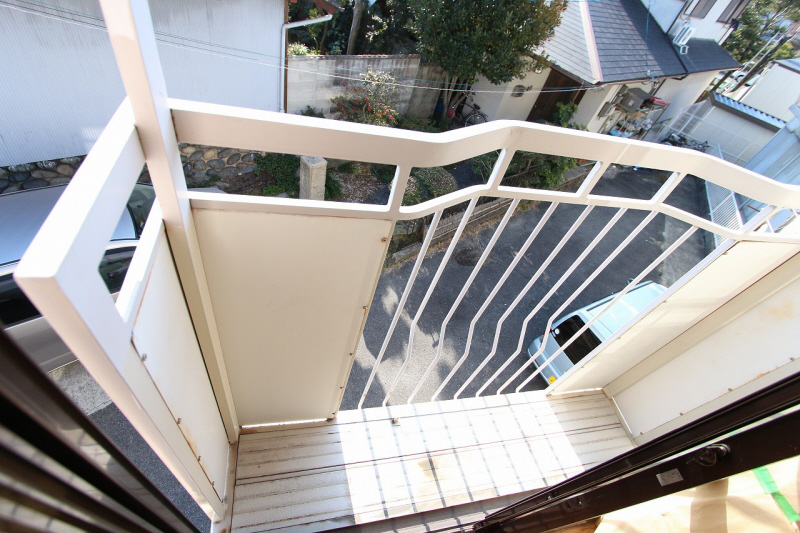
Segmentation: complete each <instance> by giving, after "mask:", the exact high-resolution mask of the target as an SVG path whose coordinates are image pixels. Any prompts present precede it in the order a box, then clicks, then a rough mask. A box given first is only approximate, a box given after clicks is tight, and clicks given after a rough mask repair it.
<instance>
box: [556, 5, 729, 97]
mask: <svg viewBox="0 0 800 533" xmlns="http://www.w3.org/2000/svg"><path fill="white" fill-rule="evenodd" d="M543 50H544V51H545V52H546V53H547V55H548V57H549V58H550V59H551V60H552V61H553V64H554V65H555V66H556V67H557V68H558V69H559V70H562V71H564V72H565V73H567V74H570V75H572V76H573V77H576V78H578V79H580V80H583V81H584V82H586V83H588V84H592V85H594V84H598V83H613V82H622V81H634V80H644V79H648V78H666V77H674V76H685V75H687V74H692V73H695V72H712V71H715V70H729V69H734V68H738V67H739V63H737V62H736V61H735V60H734V59H733V58H732V57H731V56H730V55H728V53H727V52H726V51H725V50H723V49H722V47H721V46H720V45H719V44H717V43H716V42H715V41H713V40H710V39H692V40H690V41H689V43H688V50H689V51H688V53H687V54H683V55H682V54H680V53H679V52H678V50H677V49H676V47H675V46H674V45H673V44H672V40H671V39H670V38H669V36H668V35H667V34H665V33H664V31H663V30H662V29H661V28H660V27H659V25H658V23H657V22H656V20H655V19H654V18H653V17H652V15H650V14H649V13H648V11H647V8H646V7H645V6H644V4H643V3H642V2H641V1H640V0H588V1H587V0H571V1H570V2H569V4H568V6H567V9H566V10H565V11H564V13H563V14H562V16H561V24H560V25H559V26H558V27H557V28H556V31H555V32H554V35H553V37H552V38H551V39H550V40H548V41H547V42H546V43H545V44H544V46H543Z"/></svg>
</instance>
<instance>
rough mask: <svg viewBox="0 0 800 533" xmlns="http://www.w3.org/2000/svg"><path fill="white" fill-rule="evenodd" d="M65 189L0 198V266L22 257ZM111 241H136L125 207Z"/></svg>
mask: <svg viewBox="0 0 800 533" xmlns="http://www.w3.org/2000/svg"><path fill="white" fill-rule="evenodd" d="M65 188H66V185H54V186H52V187H41V188H38V189H31V190H27V191H18V192H13V193H9V194H2V195H0V265H5V264H8V263H14V262H16V261H19V260H20V259H21V258H22V254H24V253H25V250H27V249H28V246H29V245H30V243H31V241H33V238H34V237H35V236H36V233H38V231H39V228H41V227H42V224H44V221H45V219H46V218H47V215H49V214H50V211H51V210H52V209H53V206H55V205H56V202H57V201H58V199H59V198H60V197H61V194H63V192H64V189H65ZM111 239H112V240H124V239H136V228H135V227H134V225H133V219H132V218H131V215H130V213H129V212H128V210H127V208H126V209H125V211H124V212H123V213H122V216H121V217H120V219H119V222H118V223H117V227H116V228H115V229H114V235H113V237H111Z"/></svg>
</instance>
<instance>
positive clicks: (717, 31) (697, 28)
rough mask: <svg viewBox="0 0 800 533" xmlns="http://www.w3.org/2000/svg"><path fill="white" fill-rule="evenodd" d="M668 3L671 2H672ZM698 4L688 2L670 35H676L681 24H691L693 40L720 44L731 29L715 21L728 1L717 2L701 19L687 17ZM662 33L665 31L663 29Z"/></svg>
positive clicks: (691, 0)
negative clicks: (712, 40) (705, 40)
mask: <svg viewBox="0 0 800 533" xmlns="http://www.w3.org/2000/svg"><path fill="white" fill-rule="evenodd" d="M669 1H670V2H671V1H673V0H669ZM698 2H700V0H690V2H689V4H688V5H687V8H686V11H685V13H684V15H682V16H681V18H680V20H678V21H677V22H676V23H675V26H673V28H672V32H671V33H670V35H671V36H674V35H675V34H677V32H679V31H680V29H681V26H683V23H684V22H688V23H689V24H691V26H692V28H694V34H693V35H692V38H693V39H714V40H715V41H717V42H718V43H720V44H722V43H723V42H724V41H725V39H727V38H728V36H729V35H730V34H731V31H732V27H731V26H730V25H727V24H722V23H721V22H717V19H718V18H719V17H720V15H722V12H723V11H725V8H726V7H728V4H729V3H730V0H717V1H716V2H715V3H714V5H713V6H712V7H711V10H710V11H709V12H708V14H707V15H706V16H705V17H704V18H702V19H701V18H697V17H690V16H689V15H688V13H691V12H692V10H693V9H694V6H696V5H697V3H698ZM645 5H647V4H645ZM664 31H667V30H666V29H665V30H664Z"/></svg>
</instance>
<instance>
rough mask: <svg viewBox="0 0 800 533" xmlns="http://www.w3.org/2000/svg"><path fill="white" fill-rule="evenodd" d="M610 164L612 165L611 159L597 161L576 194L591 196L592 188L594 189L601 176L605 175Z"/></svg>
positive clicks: (582, 196) (583, 196)
mask: <svg viewBox="0 0 800 533" xmlns="http://www.w3.org/2000/svg"><path fill="white" fill-rule="evenodd" d="M609 166H611V161H597V162H596V163H595V164H594V166H593V167H592V170H590V171H589V174H588V175H587V176H586V178H585V179H584V180H583V183H581V186H580V187H579V188H578V192H577V193H576V194H577V195H578V196H579V197H581V198H586V197H587V196H589V193H591V192H592V189H594V186H595V185H597V182H598V181H600V178H602V177H603V174H605V173H606V170H608V167H609Z"/></svg>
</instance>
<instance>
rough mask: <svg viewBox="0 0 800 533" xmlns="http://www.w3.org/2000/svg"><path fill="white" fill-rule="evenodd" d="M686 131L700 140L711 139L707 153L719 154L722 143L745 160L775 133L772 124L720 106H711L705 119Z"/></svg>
mask: <svg viewBox="0 0 800 533" xmlns="http://www.w3.org/2000/svg"><path fill="white" fill-rule="evenodd" d="M687 133H688V134H689V135H691V136H692V137H694V138H695V139H697V140H699V141H708V142H709V143H711V148H710V149H709V150H708V153H710V154H714V155H717V152H716V151H715V149H716V148H717V146H719V147H720V148H721V149H722V151H723V152H727V153H728V154H731V155H733V156H736V158H737V159H741V160H742V161H749V160H750V158H751V157H753V156H754V155H756V153H757V152H758V151H759V150H760V149H761V147H762V146H764V145H765V144H767V142H769V140H770V139H771V138H772V136H773V135H774V134H775V132H774V131H773V130H771V129H769V128H765V127H763V126H759V125H758V124H754V123H752V122H750V121H749V120H747V119H745V118H743V117H740V116H738V115H734V114H733V113H729V112H728V111H726V110H725V109H722V108H719V107H714V108H712V109H711V110H710V111H709V112H708V114H707V115H706V116H705V118H703V121H702V122H700V123H698V124H697V126H696V127H694V128H693V129H691V130H689V131H687Z"/></svg>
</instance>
